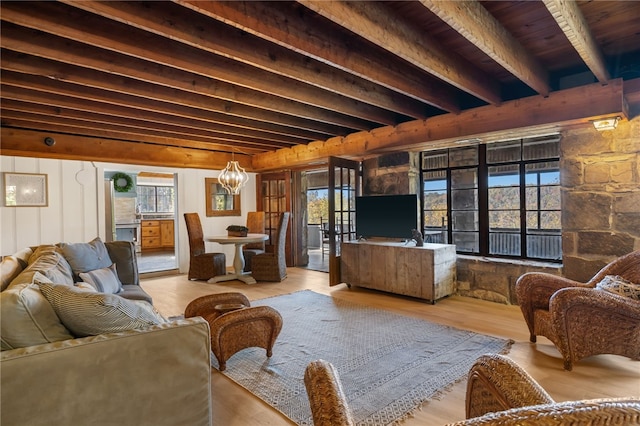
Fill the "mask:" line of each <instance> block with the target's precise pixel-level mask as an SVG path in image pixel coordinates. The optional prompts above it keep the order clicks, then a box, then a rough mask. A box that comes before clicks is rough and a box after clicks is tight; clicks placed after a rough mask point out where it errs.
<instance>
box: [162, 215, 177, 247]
mask: <svg viewBox="0 0 640 426" xmlns="http://www.w3.org/2000/svg"><path fill="white" fill-rule="evenodd" d="M173 240H174V236H173V220H161V221H160V245H162V247H163V248H173Z"/></svg>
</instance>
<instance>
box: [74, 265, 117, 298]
mask: <svg viewBox="0 0 640 426" xmlns="http://www.w3.org/2000/svg"><path fill="white" fill-rule="evenodd" d="M80 279H81V280H82V281H84V282H85V283H88V284H91V285H92V286H93V287H95V289H96V290H97V291H98V292H100V293H110V294H115V293H119V292H121V291H122V283H121V282H120V280H119V279H118V273H117V272H116V264H115V263H113V264H111V266H109V267H108V268H101V269H96V270H95V271H89V272H80Z"/></svg>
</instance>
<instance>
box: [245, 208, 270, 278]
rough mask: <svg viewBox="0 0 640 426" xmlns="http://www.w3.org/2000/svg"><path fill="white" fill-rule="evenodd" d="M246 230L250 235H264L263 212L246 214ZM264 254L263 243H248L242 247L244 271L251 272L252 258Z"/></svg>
mask: <svg viewBox="0 0 640 426" xmlns="http://www.w3.org/2000/svg"><path fill="white" fill-rule="evenodd" d="M247 228H249V233H250V234H264V212H249V213H247ZM262 253H265V242H264V241H260V242H259V243H249V244H245V245H244V246H243V247H242V254H243V255H244V271H245V272H248V271H250V270H251V265H252V260H253V257H254V256H256V255H258V254H262Z"/></svg>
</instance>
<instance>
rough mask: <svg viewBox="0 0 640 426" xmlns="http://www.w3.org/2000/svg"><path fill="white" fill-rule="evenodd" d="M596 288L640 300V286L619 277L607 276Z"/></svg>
mask: <svg viewBox="0 0 640 426" xmlns="http://www.w3.org/2000/svg"><path fill="white" fill-rule="evenodd" d="M596 288H597V289H600V290H605V291H608V292H610V293H613V294H618V295H620V296H624V297H630V298H631V299H634V300H640V284H635V283H632V282H631V281H628V280H625V279H624V278H622V277H621V276H619V275H607V276H605V277H604V278H603V279H602V281H600V282H599V283H598V284H596Z"/></svg>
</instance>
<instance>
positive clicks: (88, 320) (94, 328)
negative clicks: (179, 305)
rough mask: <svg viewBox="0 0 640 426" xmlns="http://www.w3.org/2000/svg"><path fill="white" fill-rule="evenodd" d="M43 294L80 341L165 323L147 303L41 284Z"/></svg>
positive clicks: (73, 288) (62, 286) (74, 288)
mask: <svg viewBox="0 0 640 426" xmlns="http://www.w3.org/2000/svg"><path fill="white" fill-rule="evenodd" d="M40 291H41V292H42V294H44V296H45V297H46V298H47V300H48V301H49V303H51V306H53V309H54V310H55V311H56V313H57V314H58V317H60V319H61V320H62V323H63V324H64V325H65V326H66V327H67V328H68V329H69V330H71V332H72V333H73V334H74V335H75V336H77V337H85V336H95V335H98V334H103V333H111V332H116V331H124V330H132V329H137V328H145V327H149V326H152V325H155V324H161V323H164V322H165V319H164V318H162V316H161V315H160V314H159V313H158V311H156V310H155V309H154V308H153V306H151V305H150V304H149V303H147V302H144V301H139V300H127V299H124V298H122V297H120V296H117V295H115V294H105V293H92V292H89V291H86V290H83V289H80V288H76V287H69V286H65V285H56V284H47V283H43V284H40Z"/></svg>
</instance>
